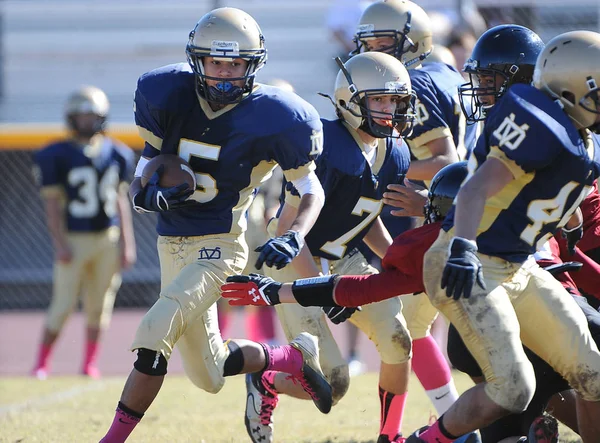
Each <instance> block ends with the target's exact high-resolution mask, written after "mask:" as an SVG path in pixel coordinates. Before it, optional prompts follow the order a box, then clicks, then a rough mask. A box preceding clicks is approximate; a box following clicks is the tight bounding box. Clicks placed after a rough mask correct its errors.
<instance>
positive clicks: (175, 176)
mask: <svg viewBox="0 0 600 443" xmlns="http://www.w3.org/2000/svg"><path fill="white" fill-rule="evenodd" d="M160 165H164V167H165V168H164V171H163V173H162V175H161V177H160V181H159V183H158V184H159V186H161V187H163V188H170V187H173V186H179V185H180V184H182V183H187V184H188V185H189V186H190V188H191V189H196V176H195V174H194V171H192V168H191V166H190V165H189V163H188V162H186V161H185V160H184V159H182V158H181V157H179V156H178V155H173V154H161V155H158V156H156V157H154V158H153V159H152V160H150V161H149V162H148V164H147V165H146V166H145V167H144V170H143V171H142V186H146V183H148V180H150V178H151V177H152V175H153V174H154V173H155V172H156V170H157V169H158V167H159V166H160Z"/></svg>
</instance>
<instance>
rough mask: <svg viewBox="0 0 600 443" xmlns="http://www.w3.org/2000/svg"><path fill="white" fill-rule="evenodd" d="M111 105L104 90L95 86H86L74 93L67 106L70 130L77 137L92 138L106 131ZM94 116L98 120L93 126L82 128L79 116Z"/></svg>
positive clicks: (66, 112)
mask: <svg viewBox="0 0 600 443" xmlns="http://www.w3.org/2000/svg"><path fill="white" fill-rule="evenodd" d="M109 109H110V103H109V102H108V97H107V96H106V94H105V93H104V91H102V89H100V88H97V87H95V86H84V87H82V88H80V89H78V90H77V91H75V92H73V93H72V94H71V95H70V96H69V98H68V99H67V102H66V104H65V119H66V123H67V127H68V128H69V130H71V131H73V132H74V133H75V134H76V135H77V136H80V137H84V138H91V137H92V136H94V135H95V134H97V133H99V132H102V131H104V130H105V129H106V120H107V118H108V111H109ZM82 114H93V115H94V116H95V117H96V118H95V119H94V123H93V124H91V125H85V126H80V125H79V124H78V121H77V120H78V119H77V116H78V115H82Z"/></svg>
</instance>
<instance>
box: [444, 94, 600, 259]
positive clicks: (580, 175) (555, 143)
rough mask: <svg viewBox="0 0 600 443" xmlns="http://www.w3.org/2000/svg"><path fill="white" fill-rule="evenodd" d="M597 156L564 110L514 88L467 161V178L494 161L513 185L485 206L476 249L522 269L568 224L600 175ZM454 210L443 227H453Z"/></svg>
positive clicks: (543, 96) (495, 111)
mask: <svg viewBox="0 0 600 443" xmlns="http://www.w3.org/2000/svg"><path fill="white" fill-rule="evenodd" d="M597 151H598V150H597V149H594V143H593V142H592V137H591V136H590V135H589V133H587V134H585V135H584V136H583V138H582V135H581V133H580V132H579V131H577V129H576V128H575V126H574V125H573V123H572V122H571V120H570V118H569V117H568V116H567V114H566V113H565V112H564V111H563V110H562V109H561V108H560V106H559V105H558V104H557V103H555V102H554V101H552V100H551V99H550V98H549V97H548V96H547V95H546V94H544V93H543V92H541V91H539V90H537V89H535V88H533V87H532V86H528V85H521V84H519V85H514V86H513V87H511V88H510V89H509V90H508V92H507V93H506V94H505V95H504V96H503V97H502V99H500V101H499V102H498V103H497V104H496V105H495V106H494V107H493V108H492V110H491V111H490V114H489V115H488V117H487V119H486V121H485V126H484V129H483V133H482V135H481V137H480V138H479V140H478V142H477V146H476V148H475V150H474V151H473V154H472V155H471V157H470V159H469V174H470V175H472V174H473V173H474V171H475V170H476V169H477V168H478V167H479V166H480V165H481V164H482V163H483V162H484V161H485V160H486V159H487V158H490V157H493V158H496V159H498V160H500V161H502V162H503V163H504V164H505V165H506V166H507V167H508V168H509V169H510V170H511V172H512V173H513V175H514V180H513V181H512V182H511V183H510V184H508V185H507V186H506V187H505V188H504V189H502V190H501V191H500V192H499V193H498V194H496V195H495V196H493V197H492V198H490V199H488V200H487V201H486V203H485V208H484V212H483V218H482V220H481V223H480V225H479V229H478V235H477V245H478V247H479V251H480V252H481V253H483V254H487V255H492V256H497V257H501V258H503V259H505V260H508V261H512V262H523V261H524V260H525V259H526V258H527V256H528V255H529V254H532V253H534V252H535V251H536V250H537V249H539V248H540V247H541V245H543V244H544V243H545V242H546V241H547V240H548V239H549V238H550V237H551V236H552V235H553V234H554V233H555V232H556V230H557V229H559V228H561V227H562V226H564V225H565V224H566V222H567V221H568V220H569V218H570V216H571V215H572V214H573V212H574V211H575V209H576V208H577V207H578V206H579V204H580V203H581V201H582V199H583V198H584V197H585V196H586V195H587V194H588V192H589V190H590V187H591V186H592V184H593V182H594V180H595V179H596V178H597V176H598V172H599V168H600V166H599V163H598V152H597ZM453 219H454V209H452V210H451V212H450V213H449V215H448V217H447V218H446V220H445V222H444V229H445V230H449V229H450V228H451V227H452V225H453Z"/></svg>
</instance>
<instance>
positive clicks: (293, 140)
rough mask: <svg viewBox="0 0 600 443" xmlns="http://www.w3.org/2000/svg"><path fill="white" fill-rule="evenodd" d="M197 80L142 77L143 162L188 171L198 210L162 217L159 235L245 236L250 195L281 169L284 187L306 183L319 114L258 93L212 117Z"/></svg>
mask: <svg viewBox="0 0 600 443" xmlns="http://www.w3.org/2000/svg"><path fill="white" fill-rule="evenodd" d="M195 81H196V80H195V77H194V74H193V73H192V71H191V69H190V67H189V65H188V64H184V63H180V64H174V65H168V66H165V67H162V68H158V69H155V70H153V71H150V72H148V73H146V74H144V75H142V76H141V77H140V79H139V81H138V85H137V90H136V93H135V121H136V124H137V125H138V127H139V130H140V134H141V135H142V137H143V138H144V139H145V141H146V147H145V149H144V152H143V156H144V157H147V158H152V157H155V156H157V155H159V154H161V153H162V154H175V155H179V156H180V157H182V158H183V159H184V160H186V161H188V162H189V163H190V166H191V167H192V169H193V170H194V172H195V173H196V181H197V183H198V186H197V189H196V192H195V193H194V195H193V196H192V198H193V199H195V200H197V201H199V202H201V203H203V205H202V206H201V207H199V208H197V207H194V208H185V209H181V210H176V211H168V212H163V213H160V214H159V217H158V226H157V231H158V233H159V234H160V235H170V236H195V235H209V234H221V233H234V234H240V233H242V232H244V231H245V230H246V217H245V215H244V214H245V212H246V210H247V209H248V207H249V206H250V204H251V202H252V198H253V196H254V190H255V188H257V187H258V186H259V185H260V183H262V182H264V181H265V180H266V179H267V178H268V177H269V176H270V175H271V172H272V170H273V169H274V168H275V167H276V166H277V164H279V165H280V166H281V168H282V169H283V171H284V174H285V176H286V178H287V179H288V180H295V179H297V178H300V177H303V176H305V175H307V174H308V173H309V172H310V171H311V170H312V169H314V162H313V159H314V158H315V157H316V156H317V155H318V154H319V153H320V151H321V149H322V125H321V122H320V120H319V115H318V114H317V112H316V110H315V109H314V108H313V107H312V106H311V105H310V104H308V103H307V102H305V101H304V100H302V99H301V98H300V97H298V96H297V95H296V94H294V93H291V92H287V91H283V90H281V89H279V88H275V87H271V86H265V85H257V86H255V89H254V91H253V92H252V94H250V95H249V96H248V97H246V98H245V99H244V100H242V101H241V102H240V103H239V104H237V105H229V106H227V107H226V108H224V109H222V110H220V111H216V112H215V111H212V109H211V108H210V107H209V105H208V103H207V102H206V101H205V100H203V99H200V98H198V96H197V94H196V90H195Z"/></svg>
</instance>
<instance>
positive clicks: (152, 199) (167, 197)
mask: <svg viewBox="0 0 600 443" xmlns="http://www.w3.org/2000/svg"><path fill="white" fill-rule="evenodd" d="M164 170H165V167H164V165H160V166H159V167H158V169H156V171H155V172H154V174H152V177H150V180H148V183H146V186H144V187H143V188H142V190H141V191H140V192H138V193H137V194H135V195H134V196H133V208H134V209H135V210H136V211H137V212H162V211H169V210H172V209H179V208H182V207H187V206H195V205H199V204H200V203H198V202H197V201H195V200H194V201H186V200H187V199H188V197H189V196H190V195H192V194H193V193H194V190H193V189H190V187H189V185H188V184H187V183H182V184H180V185H178V186H173V187H171V188H163V187H161V186H159V185H158V182H159V181H160V177H161V175H162V173H163V172H164Z"/></svg>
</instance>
